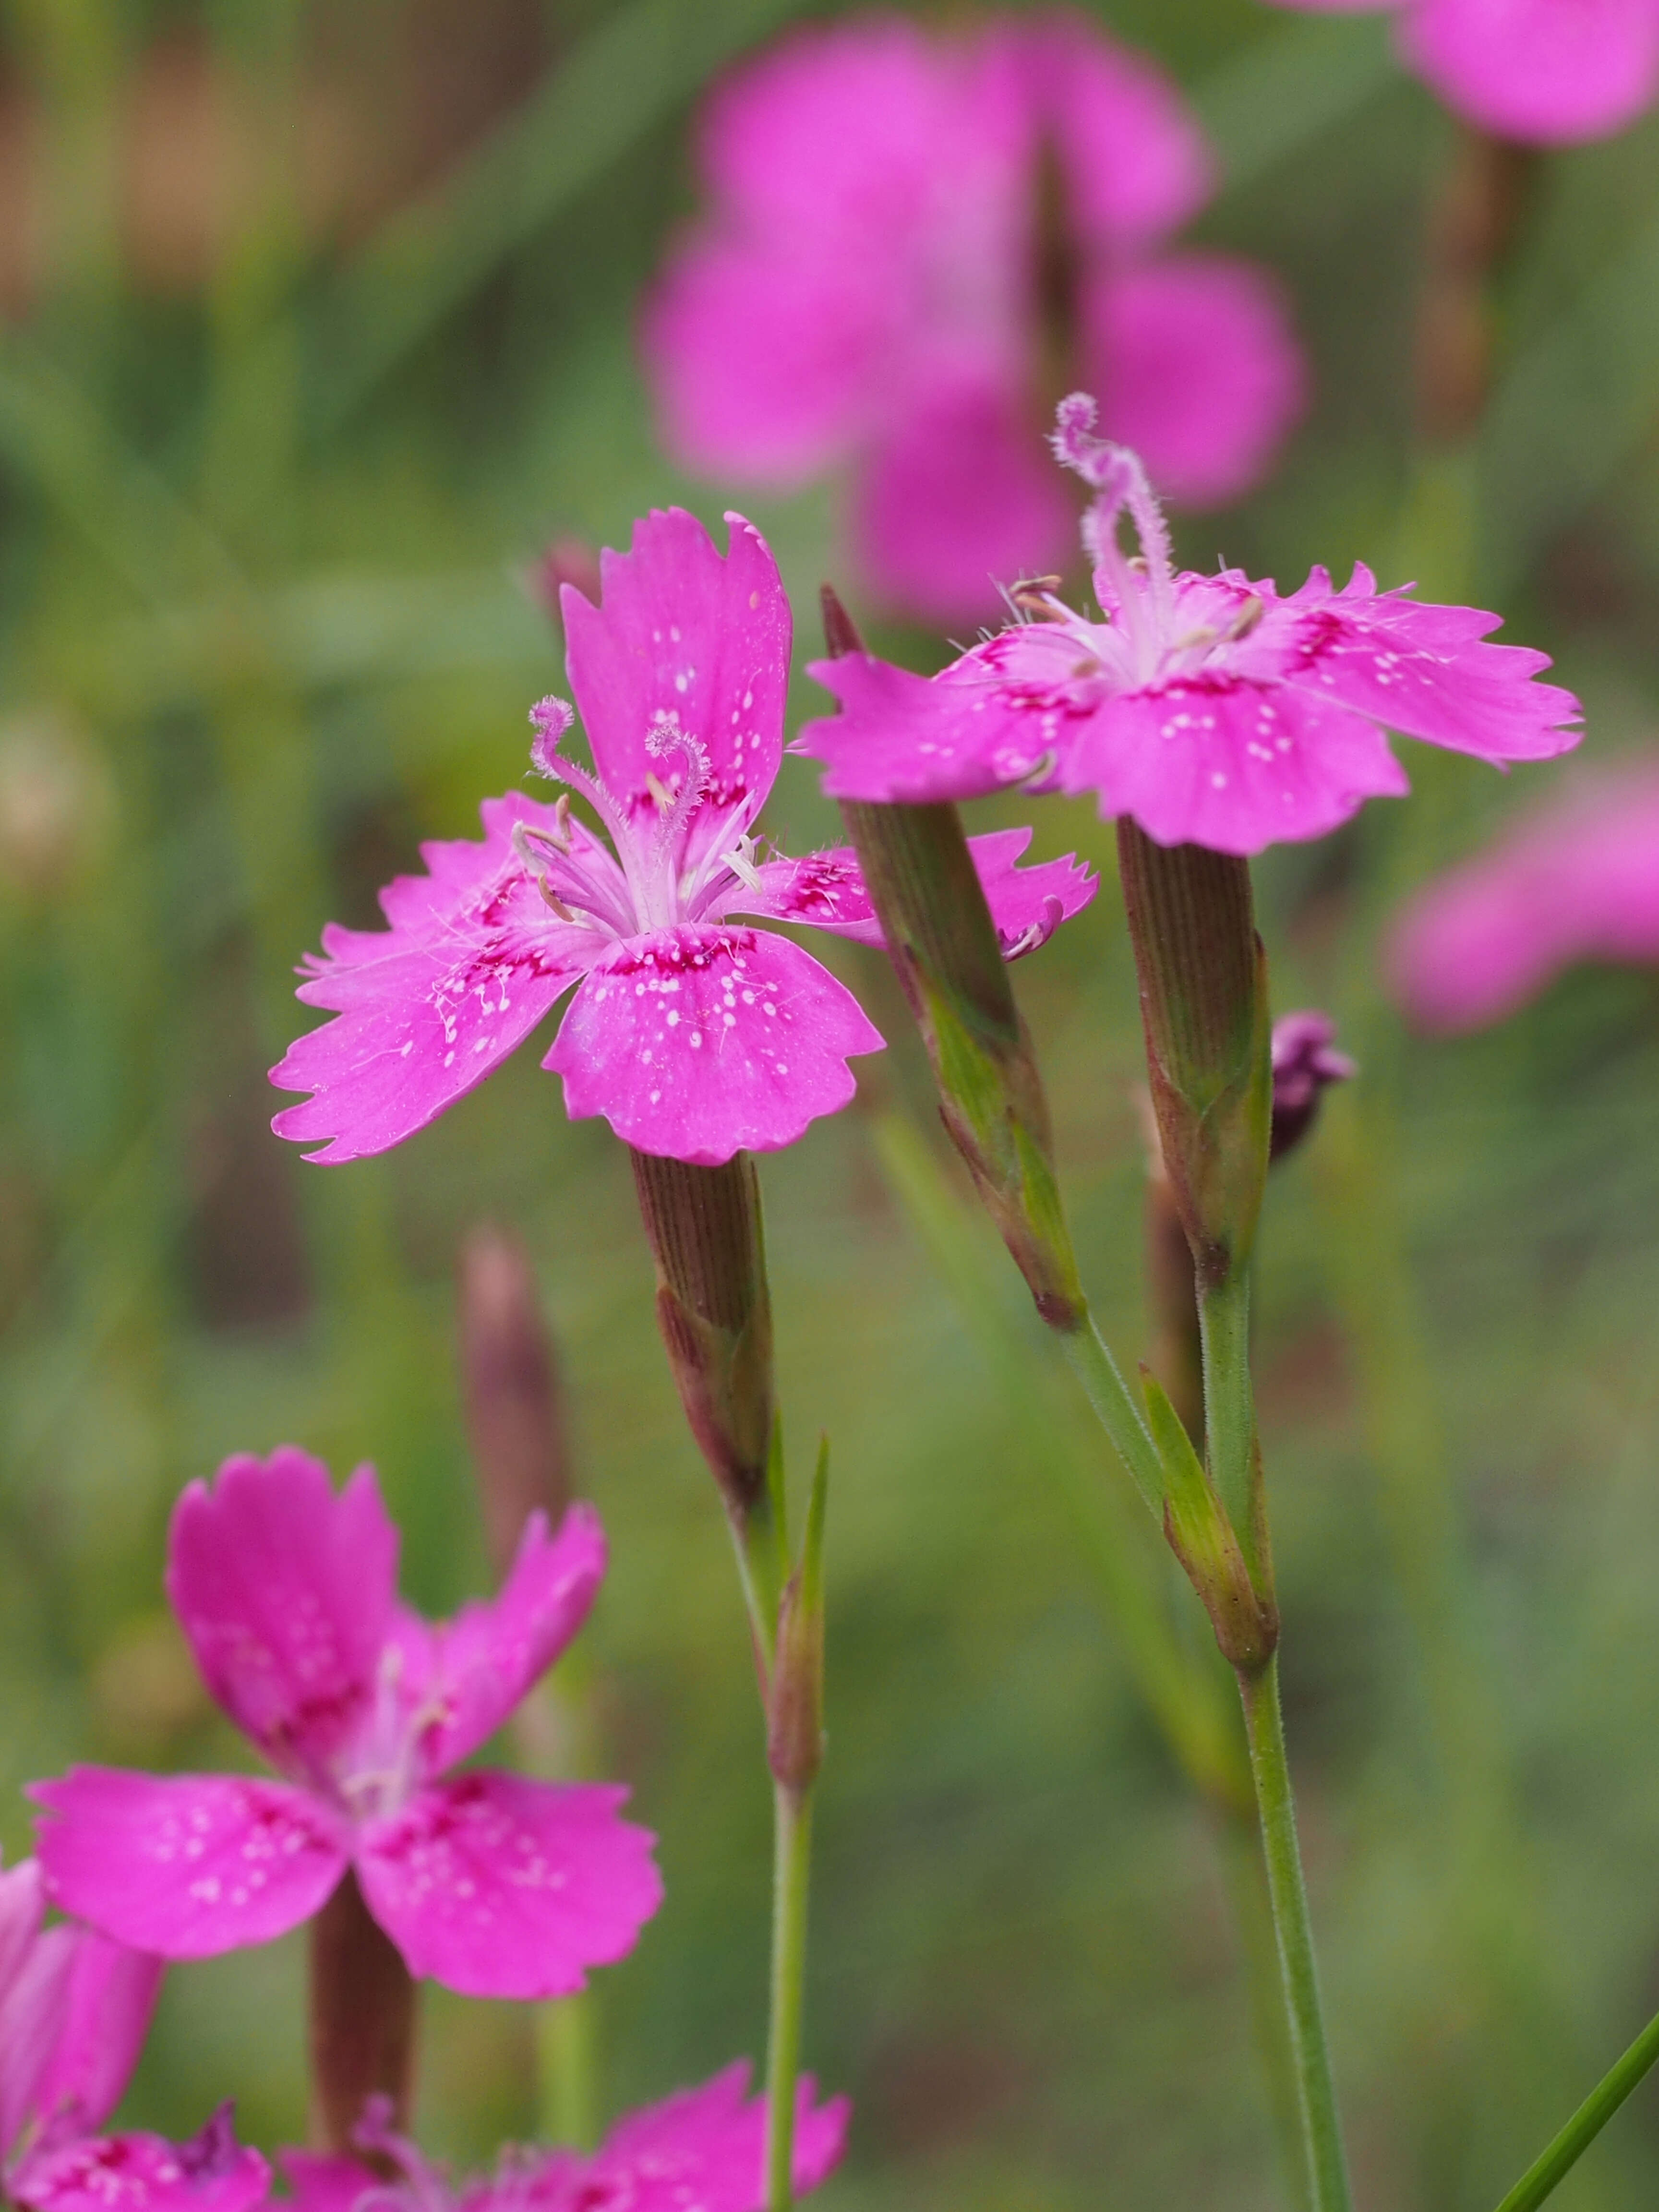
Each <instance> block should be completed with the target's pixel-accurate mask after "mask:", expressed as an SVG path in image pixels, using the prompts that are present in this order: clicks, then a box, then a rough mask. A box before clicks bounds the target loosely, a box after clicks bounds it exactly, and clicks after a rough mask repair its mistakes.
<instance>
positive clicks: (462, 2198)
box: [282, 2060, 851, 2212]
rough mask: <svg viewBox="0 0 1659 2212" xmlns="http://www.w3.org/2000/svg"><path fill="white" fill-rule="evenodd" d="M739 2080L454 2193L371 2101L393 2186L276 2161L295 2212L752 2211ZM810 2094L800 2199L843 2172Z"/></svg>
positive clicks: (755, 2126)
mask: <svg viewBox="0 0 1659 2212" xmlns="http://www.w3.org/2000/svg"><path fill="white" fill-rule="evenodd" d="M748 2082H749V2069H748V2066H747V2065H746V2064H745V2063H743V2062H742V2061H741V2060H740V2061H739V2062H738V2063H737V2064H736V2065H733V2066H728V2067H727V2068H726V2069H725V2071H724V2072H723V2073H720V2074H717V2075H715V2076H714V2080H713V2081H706V2082H704V2084H703V2086H702V2088H700V2089H681V2090H679V2091H678V2092H677V2093H676V2094H675V2095H673V2096H671V2097H670V2098H668V2099H666V2100H665V2101H664V2102H663V2103H662V2104H660V2105H652V2106H647V2109H646V2110H645V2111H644V2112H630V2113H629V2116H628V2117H627V2118H625V2119H623V2120H620V2121H618V2123H617V2125H616V2126H615V2127H614V2128H613V2129H612V2130H611V2133H610V2135H609V2136H607V2137H606V2138H605V2142H603V2143H602V2144H601V2145H600V2147H599V2149H598V2150H596V2151H595V2152H593V2154H592V2156H591V2157H590V2156H586V2155H585V2154H582V2153H581V2152H580V2151H572V2150H546V2151H544V2150H534V2149H528V2148H526V2149H524V2150H518V2151H509V2152H507V2154H505V2155H504V2156H503V2157H502V2159H501V2163H500V2165H499V2166H497V2168H496V2171H495V2174H494V2175H493V2176H492V2177H489V2178H483V2177H481V2178H479V2179H476V2180H473V2181H469V2182H467V2183H465V2185H463V2186H462V2187H461V2188H460V2189H459V2190H455V2189H452V2188H451V2187H450V2185H449V2184H448V2182H447V2180H446V2179H445V2177H444V2175H443V2173H442V2172H441V2170H440V2169H439V2168H437V2167H435V2166H431V2165H430V2164H428V2161H427V2160H425V2159H424V2158H422V2155H421V2154H420V2152H419V2151H418V2150H416V2148H415V2146H414V2144H413V2143H411V2142H407V2141H405V2140H404V2137H402V2136H398V2135H397V2134H395V2133H394V2132H393V2131H392V2129H391V2128H390V2126H389V2125H388V2124H387V2119H386V2111H385V2107H384V2103H383V2100H373V2101H372V2103H371V2106H370V2108H369V2110H368V2112H367V2113H366V2114H365V2118H364V2124H363V2125H362V2127H361V2128H359V2129H358V2130H357V2141H358V2143H359V2144H360V2146H361V2147H362V2149H364V2150H365V2151H374V2152H378V2153H379V2154H380V2156H381V2157H382V2158H383V2159H385V2160H387V2161H388V2162H389V2163H390V2164H391V2165H392V2167H393V2168H394V2170H395V2172H396V2176H397V2178H396V2179H394V2180H392V2181H391V2182H389V2183H388V2182H386V2181H383V2180H381V2179H380V2178H379V2176H378V2175H376V2174H375V2173H374V2171H373V2170H372V2169H371V2168H370V2167H368V2166H362V2165H359V2164H358V2162H357V2161H356V2160H355V2159H349V2158H319V2157H316V2156H314V2155H313V2154H311V2153H309V2152H307V2151H288V2152H285V2153H284V2154H283V2157H282V2166H283V2172H285V2173H286V2174H287V2176H288V2178H289V2181H290V2182H291V2183H292V2185H293V2187H294V2203H295V2212H356V2208H357V2207H359V2206H362V2208H363V2212H761V2207H762V2206H763V2203H765V2199H766V2191H765V2188H764V2185H763V2179H762V2155H763V2145H764V2140H765V2132H766V2113H765V2108H764V2106H763V2104H762V2102H761V2100H760V2099H759V2098H755V2099H752V2100H746V2099H745V2097H744V2091H745V2089H746V2088H747V2087H748ZM812 2096H813V2087H812V2083H811V2080H810V2079H807V2080H803V2081H802V2082H801V2084H800V2091H799V2102H798V2105H797V2107H796V2119H795V2155H794V2183H795V2191H796V2193H797V2195H799V2196H805V2193H806V2192H807V2191H809V2190H811V2189H816V2188H817V2185H818V2184H819V2183H820V2182H821V2181H822V2180H823V2179H824V2177H825V2176H826V2174H828V2173H829V2172H831V2171H832V2170H833V2169H834V2168H835V2167H836V2166H837V2165H838V2164H839V2163H840V2160H841V2155H842V2150H843V2149H844V2148H845V2146H846V2140H847V2123H848V2117H849V2114H850V2110H851V2108H850V2106H848V2101H847V2100H846V2098H845V2097H832V2098H831V2099H830V2100H829V2103H828V2104H827V2105H819V2106H814V2104H813V2102H812ZM366 2200H368V2201H367V2202H366Z"/></svg>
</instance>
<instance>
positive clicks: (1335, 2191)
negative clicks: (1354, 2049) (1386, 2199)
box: [1239, 1658, 1351, 2212]
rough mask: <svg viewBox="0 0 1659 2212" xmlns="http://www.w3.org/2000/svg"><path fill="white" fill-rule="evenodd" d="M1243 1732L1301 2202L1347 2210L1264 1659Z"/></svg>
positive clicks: (1284, 1768) (1249, 1679) (1275, 1690)
mask: <svg viewBox="0 0 1659 2212" xmlns="http://www.w3.org/2000/svg"><path fill="white" fill-rule="evenodd" d="M1239 1688H1240V1691H1241V1692H1242V1694H1243V1699H1244V1727H1245V1733H1246V1734H1247V1735H1248V1736H1249V1745H1250V1771H1251V1772H1252V1774H1253V1775H1254V1776H1255V1798H1256V1807H1257V1809H1258V1811H1259V1813H1260V1814H1261V1843H1262V1850H1263V1853H1264V1855H1265V1857H1266V1859H1267V1893H1268V1895H1269V1897H1270V1898H1271V1899H1272V1900H1273V1928H1274V1930H1275V1932H1276V1934H1277V1936H1278V1938H1279V1978H1280V1979H1281V1980H1282V1981H1283V1983H1284V1985H1285V2010H1286V2013H1287V2014H1288V2015H1289V2018H1290V2027H1291V2054H1292V2057H1293V2058H1294V2061H1295V2065H1296V2079H1297V2096H1298V2098H1299V2100H1300V2103H1301V2106H1302V2129H1303V2135H1304V2141H1305V2143H1306V2147H1307V2155H1308V2181H1309V2200H1310V2203H1311V2204H1312V2205H1313V2207H1314V2212H1348V2208H1349V2204H1350V2201H1351V2200H1350V2198H1349V2195H1348V2172H1347V2163H1346V2159H1345V2158H1344V2156H1343V2151H1342V2128H1341V2123H1340V2120H1339V2119H1338V2118H1337V2111H1336V2089H1335V2085H1334V2082H1333V2081H1332V2079H1331V2062H1330V2055H1329V2053H1328V2051H1327V2049H1326V2045H1325V2023H1324V2020H1323V2018H1322V2015H1321V2012H1320V2005H1319V1975H1318V1971H1317V1969H1316V1966H1315V1964H1314V1948H1313V1929H1312V1928H1311V1926H1310V1923H1309V1918H1308V1893H1307V1890H1306V1887H1304V1883H1303V1880H1302V1857H1301V1853H1300V1851H1299V1850H1297V1840H1296V1807H1295V1803H1294V1802H1293V1801H1292V1798H1291V1770H1290V1765H1289V1763H1288V1761H1287V1760H1286V1759H1285V1723H1284V1718H1283V1716H1282V1715H1281V1713H1280V1711H1279V1662H1278V1660H1277V1658H1273V1659H1270V1660H1269V1661H1268V1662H1267V1665H1266V1667H1264V1668H1262V1670H1261V1673H1260V1674H1256V1675H1253V1676H1241V1677H1240V1680H1239Z"/></svg>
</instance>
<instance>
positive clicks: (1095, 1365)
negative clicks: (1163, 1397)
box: [1056, 1309, 1164, 1518]
mask: <svg viewBox="0 0 1659 2212" xmlns="http://www.w3.org/2000/svg"><path fill="white" fill-rule="evenodd" d="M1056 1334H1058V1336H1059V1338H1060V1343H1061V1344H1062V1345H1063V1346H1065V1350H1066V1358H1067V1359H1068V1360H1069V1361H1070V1362H1071V1364H1072V1369H1073V1373H1074V1374H1075V1375H1076V1376H1077V1377H1078V1380H1079V1382H1080V1383H1082V1385H1083V1389H1084V1393H1085V1396H1086V1397H1087V1398H1088V1401H1089V1403H1090V1404H1091V1406H1092V1407H1093V1408H1094V1410H1095V1413H1096V1416H1097V1419H1098V1420H1099V1422H1100V1425H1101V1427H1102V1428H1103V1429H1104V1430H1105V1431H1106V1433H1107V1435H1108V1436H1109V1437H1110V1438H1111V1441H1112V1443H1113V1446H1114V1448H1115V1450H1116V1452H1117V1455H1118V1457H1119V1458H1120V1459H1121V1461H1122V1462H1123V1464H1124V1465H1125V1467H1127V1468H1128V1470H1129V1473H1130V1474H1131V1475H1132V1476H1133V1480H1134V1486H1135V1488H1136V1489H1137V1490H1138V1491H1139V1492H1140V1495H1141V1498H1142V1499H1143V1501H1144V1502H1145V1504H1146V1507H1147V1509H1148V1510H1149V1511H1150V1512H1152V1513H1153V1514H1156V1515H1157V1516H1159V1518H1162V1516H1163V1512H1164V1469H1163V1468H1162V1466H1161V1465H1160V1464H1159V1461H1158V1449H1157V1447H1156V1445H1155V1444H1154V1443H1153V1442H1152V1437H1150V1436H1149V1435H1148V1434H1147V1431H1146V1423H1145V1421H1143V1420H1142V1419H1141V1417H1140V1409H1139V1407H1138V1406H1137V1405H1136V1404H1135V1401H1134V1400H1133V1398H1132V1397H1131V1396H1130V1395H1129V1387H1128V1385H1127V1383H1125V1381H1124V1380H1123V1377H1122V1375H1121V1373H1120V1372H1119V1370H1118V1364H1117V1362H1116V1360H1115V1359H1114V1358H1113V1357H1112V1355H1111V1352H1109V1350H1108V1348H1107V1345H1106V1341H1105V1339H1104V1338H1103V1336H1102V1335H1101V1334H1100V1331H1099V1330H1098V1329H1097V1328H1096V1327H1095V1322H1094V1316H1093V1315H1092V1314H1091V1313H1090V1312H1088V1311H1087V1310H1086V1309H1085V1312H1084V1315H1083V1320H1082V1326H1081V1327H1080V1328H1070V1329H1060V1330H1058V1331H1056Z"/></svg>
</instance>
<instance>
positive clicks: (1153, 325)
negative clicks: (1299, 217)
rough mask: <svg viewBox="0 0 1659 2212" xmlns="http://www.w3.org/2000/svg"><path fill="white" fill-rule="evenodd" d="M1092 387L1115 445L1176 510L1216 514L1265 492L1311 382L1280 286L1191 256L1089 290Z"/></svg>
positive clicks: (1086, 310)
mask: <svg viewBox="0 0 1659 2212" xmlns="http://www.w3.org/2000/svg"><path fill="white" fill-rule="evenodd" d="M1083 318H1084V329H1085V337H1084V349H1085V357H1086V359H1087V360H1088V362H1090V363H1091V371H1090V374H1089V376H1088V378H1087V379H1086V381H1088V382H1090V383H1091V386H1092V387H1093V388H1094V389H1095V390H1097V392H1099V393H1100V395H1101V402H1102V409H1103V417H1104V420H1105V423H1106V427H1107V429H1108V431H1109V435H1111V436H1112V437H1114V438H1115V439H1118V440H1120V441H1121V442H1122V443H1123V444H1124V445H1127V446H1133V447H1134V448H1135V449H1136V451H1137V452H1138V453H1139V455H1140V457H1141V459H1143V460H1144V461H1145V463H1146V470H1147V473H1148V475H1149V476H1150V477H1152V481H1153V483H1156V484H1157V485H1158V489H1159V490H1160V491H1162V492H1164V494H1166V495H1168V496H1169V497H1170V499H1174V500H1180V501H1186V502H1187V503H1188V504H1190V505H1193V506H1200V507H1202V506H1211V505H1215V504H1218V502H1220V501H1224V500H1229V499H1234V498H1236V497H1237V495H1239V494H1240V493H1241V492H1243V491H1248V490H1249V488H1250V486H1251V485H1252V484H1254V483H1258V482H1259V481H1260V480H1261V477H1262V476H1263V475H1265V474H1266V472H1267V469H1268V467H1269V466H1270V465H1271V464H1272V461H1273V456H1274V453H1275V452H1276V451H1277V448H1278V447H1279V443H1280V441H1282V440H1283V438H1284V436H1285V433H1286V432H1287V431H1288V430H1289V429H1290V428H1291V425H1292V424H1293V423H1294V422H1296V420H1297V417H1298V416H1300V414H1301V413H1302V410H1303V408H1304V404H1305V402H1306V397H1307V374H1306V370H1305V368H1304V362H1303V358H1302V353H1301V349H1300V348H1299V347H1298V346H1297V343H1296V340H1295V338H1294V337H1293V336H1292V335H1291V328H1290V324H1289V320H1288V318H1287V316H1286V314H1285V307H1284V304H1283V301H1282V300H1281V297H1280V295H1279V288H1278V286H1277V285H1276V284H1275V283H1273V280H1272V278H1271V277H1270V276H1268V275H1267V272H1266V271H1265V270H1260V269H1256V268H1255V267H1253V266H1252V265H1251V264H1249V263H1248V262H1244V261H1236V260H1232V259H1230V258H1225V257H1224V256H1222V255H1220V254H1214V253H1202V254H1200V253H1184V254H1181V255H1178V256H1176V257H1174V258H1170V259H1169V260H1164V261H1158V262H1154V263H1152V264H1151V266H1149V267H1146V268H1139V269H1132V270H1122V271H1121V272H1118V273H1115V274H1112V275H1110V276H1105V277H1103V278H1102V279H1099V280H1097V281H1096V282H1094V283H1090V284H1088V285H1086V286H1085V290H1084V296H1083Z"/></svg>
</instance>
